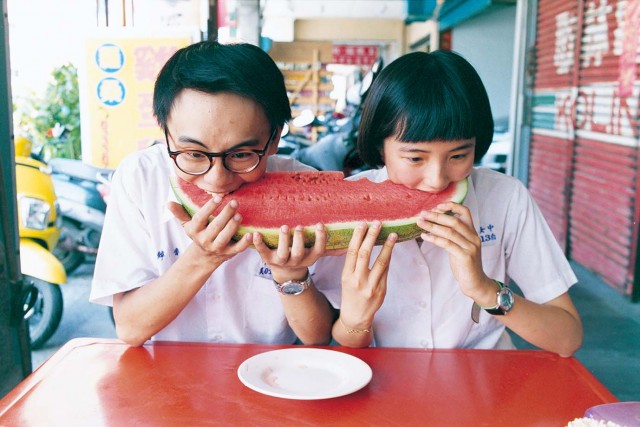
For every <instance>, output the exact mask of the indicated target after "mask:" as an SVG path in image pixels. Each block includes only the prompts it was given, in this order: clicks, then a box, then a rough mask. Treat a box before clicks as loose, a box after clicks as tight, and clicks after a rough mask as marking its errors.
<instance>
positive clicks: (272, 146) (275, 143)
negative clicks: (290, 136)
mask: <svg viewBox="0 0 640 427" xmlns="http://www.w3.org/2000/svg"><path fill="white" fill-rule="evenodd" d="M281 133H282V127H279V128H278V130H276V133H275V134H274V135H273V140H272V141H271V143H270V144H269V150H267V155H269V156H272V155H274V154H276V153H277V152H278V144H279V143H280V134H281Z"/></svg>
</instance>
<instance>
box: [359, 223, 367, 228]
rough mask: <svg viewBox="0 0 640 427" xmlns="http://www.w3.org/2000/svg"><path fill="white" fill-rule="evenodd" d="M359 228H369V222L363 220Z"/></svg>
mask: <svg viewBox="0 0 640 427" xmlns="http://www.w3.org/2000/svg"><path fill="white" fill-rule="evenodd" d="M358 228H367V223H366V222H361V223H360V224H358Z"/></svg>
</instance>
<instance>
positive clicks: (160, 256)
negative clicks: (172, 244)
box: [156, 251, 164, 261]
mask: <svg viewBox="0 0 640 427" xmlns="http://www.w3.org/2000/svg"><path fill="white" fill-rule="evenodd" d="M156 256H157V257H158V259H159V260H160V261H162V260H163V259H164V251H158V253H157V254H156Z"/></svg>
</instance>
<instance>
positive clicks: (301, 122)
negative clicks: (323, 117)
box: [291, 108, 316, 128]
mask: <svg viewBox="0 0 640 427" xmlns="http://www.w3.org/2000/svg"><path fill="white" fill-rule="evenodd" d="M315 118H316V116H315V114H313V111H311V110H310V109H308V108H307V109H304V110H302V111H301V112H300V114H299V115H298V116H296V117H295V118H294V119H293V120H292V121H291V123H292V124H293V125H294V126H295V127H297V128H302V127H305V126H309V125H310V124H311V123H313V121H314V120H315Z"/></svg>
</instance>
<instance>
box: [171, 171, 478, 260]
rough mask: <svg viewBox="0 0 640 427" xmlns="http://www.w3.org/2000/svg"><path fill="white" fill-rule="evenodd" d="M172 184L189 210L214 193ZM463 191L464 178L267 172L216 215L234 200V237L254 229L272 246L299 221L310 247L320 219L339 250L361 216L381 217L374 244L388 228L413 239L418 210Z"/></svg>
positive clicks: (182, 183) (228, 198)
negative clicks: (426, 185) (423, 186)
mask: <svg viewBox="0 0 640 427" xmlns="http://www.w3.org/2000/svg"><path fill="white" fill-rule="evenodd" d="M171 187H172V188H173V191H174V193H175V195H176V197H177V199H178V200H179V201H180V203H181V204H182V206H184V208H185V209H186V211H187V212H188V213H189V214H190V215H193V214H194V213H195V212H197V210H198V209H200V207H202V206H203V205H204V204H205V203H206V202H207V201H208V200H209V199H211V197H212V196H211V194H209V193H207V192H206V191H204V190H202V189H200V188H199V187H198V186H196V185H194V184H191V183H189V182H187V181H184V180H182V179H181V178H178V177H171ZM466 194H467V180H466V179H465V180H462V181H460V182H457V183H452V184H451V185H449V187H447V188H446V189H445V190H444V191H441V192H439V193H427V192H425V191H420V190H412V189H409V188H407V187H405V186H403V185H399V184H394V183H392V182H391V181H388V180H387V181H384V182H381V183H374V182H372V181H369V180H368V179H360V180H357V181H346V180H344V177H343V174H342V172H267V173H265V175H264V176H263V177H262V178H261V179H260V180H258V181H256V182H254V183H251V184H246V185H243V186H242V187H240V188H239V189H237V190H236V191H234V192H233V193H231V194H227V195H226V196H224V197H223V199H222V203H220V206H219V207H218V209H217V210H216V211H215V212H214V215H217V214H218V212H219V211H220V210H221V209H222V207H223V206H224V205H226V203H227V202H229V201H231V200H232V199H235V200H237V201H238V213H240V214H241V215H242V225H241V227H240V228H239V229H238V233H237V234H236V236H234V240H238V239H240V238H242V236H244V235H245V234H246V233H251V232H254V231H258V232H259V233H260V234H262V236H263V239H264V241H265V243H266V244H267V246H269V247H270V248H275V247H277V246H278V234H279V231H280V227H281V226H282V225H288V226H289V228H290V229H291V230H293V229H294V227H296V226H297V225H302V226H304V227H305V231H304V234H305V246H307V247H310V246H313V242H314V241H315V226H316V224H317V223H322V224H324V225H325V228H326V230H327V246H326V247H327V249H342V248H346V247H348V246H349V240H350V239H351V235H352V234H353V229H354V227H356V226H357V224H358V223H360V222H362V221H366V222H368V223H371V222H373V221H375V220H378V221H381V222H382V230H381V232H380V235H379V236H378V240H377V242H376V244H382V243H384V241H385V239H386V238H387V236H388V235H389V234H390V233H397V234H398V241H405V240H410V239H415V238H416V237H418V236H420V233H421V232H422V229H421V228H419V227H418V226H417V225H416V220H417V216H418V215H419V213H420V212H421V211H423V210H431V209H434V208H435V207H436V206H437V205H438V204H440V203H443V202H447V201H454V202H458V203H460V202H462V200H463V199H464V197H465V196H466Z"/></svg>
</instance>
